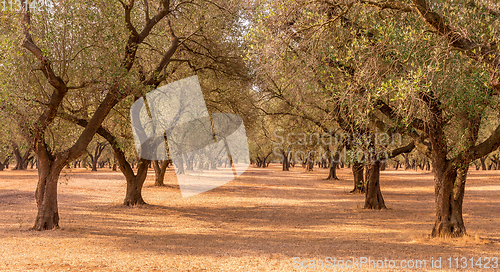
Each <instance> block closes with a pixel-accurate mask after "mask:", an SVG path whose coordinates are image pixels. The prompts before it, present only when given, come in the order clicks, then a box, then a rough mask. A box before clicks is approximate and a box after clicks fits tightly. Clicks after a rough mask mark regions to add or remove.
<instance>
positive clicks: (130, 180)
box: [120, 159, 150, 206]
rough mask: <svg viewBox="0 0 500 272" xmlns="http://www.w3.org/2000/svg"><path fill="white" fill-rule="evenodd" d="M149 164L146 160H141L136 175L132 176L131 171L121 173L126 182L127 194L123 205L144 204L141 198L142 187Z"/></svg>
mask: <svg viewBox="0 0 500 272" xmlns="http://www.w3.org/2000/svg"><path fill="white" fill-rule="evenodd" d="M149 162H150V161H148V160H144V159H141V161H140V162H139V166H138V168H137V174H136V175H134V172H133V171H122V172H123V174H124V175H125V179H126V180H127V193H126V195H125V200H124V201H123V205H126V206H135V205H143V204H146V202H145V201H144V199H143V198H142V186H143V185H144V181H145V180H146V177H147V175H148V167H149ZM120 167H122V165H120ZM127 168H129V167H127ZM130 169H131V168H130Z"/></svg>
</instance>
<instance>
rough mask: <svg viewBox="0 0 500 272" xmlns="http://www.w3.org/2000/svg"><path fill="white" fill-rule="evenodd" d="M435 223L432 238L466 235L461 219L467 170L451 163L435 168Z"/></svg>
mask: <svg viewBox="0 0 500 272" xmlns="http://www.w3.org/2000/svg"><path fill="white" fill-rule="evenodd" d="M435 169H436V170H435V177H434V181H435V195H436V221H435V224H434V228H433V229H432V236H433V237H438V236H439V237H459V236H463V235H465V234H467V232H466V230H465V224H464V220H463V217H462V204H463V199H464V193H465V180H466V177H467V169H456V168H455V167H454V166H452V165H451V163H450V162H449V163H447V165H446V166H441V167H439V166H438V167H436V168H435Z"/></svg>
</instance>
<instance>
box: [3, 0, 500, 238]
mask: <svg viewBox="0 0 500 272" xmlns="http://www.w3.org/2000/svg"><path fill="white" fill-rule="evenodd" d="M22 2H23V1H22ZM54 3H55V5H54V9H52V10H51V11H30V10H29V9H28V10H23V11H22V12H20V13H10V14H9V12H7V13H5V14H2V17H1V18H2V19H1V20H2V29H1V31H0V35H1V36H2V37H1V38H2V39H1V42H0V47H1V49H2V52H3V53H2V55H1V63H0V74H2V77H1V78H0V86H1V93H0V101H1V102H2V104H1V105H0V110H1V111H2V115H3V116H2V118H1V120H2V122H3V123H5V124H6V126H8V127H15V129H16V132H15V133H12V134H8V135H13V134H15V135H19V136H21V137H23V138H24V140H25V141H26V142H27V143H28V145H29V146H30V148H31V149H32V150H33V152H34V153H35V154H36V157H37V162H38V171H39V181H38V186H37V191H36V202H37V207H38V215H37V219H36V222H35V224H34V227H33V228H34V229H36V230H45V229H52V228H55V227H57V226H58V225H59V212H58V206H57V184H58V179H59V175H60V173H61V171H62V169H64V168H65V167H66V166H67V165H69V164H70V163H72V162H74V161H76V160H79V159H81V158H82V156H84V155H87V156H89V157H90V158H93V161H95V162H97V161H98V160H97V158H98V157H99V155H100V154H102V152H104V151H103V150H105V149H104V148H105V146H109V149H110V150H113V158H115V160H116V163H117V165H118V166H119V168H120V170H121V171H122V173H123V174H124V176H125V179H126V181H127V193H126V197H125V201H124V204H126V205H136V204H143V203H144V200H143V199H142V196H141V189H142V186H143V183H144V180H145V179H146V175H147V172H148V165H150V164H151V161H149V160H147V159H140V160H139V161H138V162H137V166H136V167H133V166H134V159H135V158H137V154H136V151H135V148H134V146H133V137H132V133H131V129H130V122H131V121H133V122H139V123H140V122H141V120H130V117H129V109H130V107H131V105H132V103H134V102H135V101H136V100H138V99H140V98H141V97H143V96H144V95H145V94H146V93H148V92H149V91H151V90H153V89H156V88H157V87H158V86H161V85H163V84H167V83H170V82H174V81H176V80H179V79H182V78H185V77H188V76H191V75H193V74H196V75H198V77H199V79H200V82H201V85H202V89H203V91H204V97H205V100H206V103H207V107H208V110H209V111H210V112H232V113H236V114H238V115H240V116H242V117H243V118H244V122H245V127H246V129H247V136H248V138H249V139H250V148H251V151H252V160H253V161H254V162H255V163H256V164H258V165H259V166H267V164H268V163H269V162H270V161H271V160H273V159H276V158H279V159H280V160H281V161H283V162H284V164H283V170H287V169H289V167H290V166H289V162H290V156H292V155H293V154H294V153H295V154H296V153H297V151H303V152H302V154H301V155H299V157H300V158H301V159H302V160H305V165H306V167H307V169H308V170H310V169H312V165H314V161H312V160H311V157H314V156H316V155H317V154H318V153H322V154H326V157H327V158H329V159H324V160H323V158H321V157H320V163H322V164H323V166H324V165H328V167H329V168H330V175H329V178H331V179H335V178H336V175H335V170H336V169H337V162H338V161H339V159H343V160H346V163H349V164H351V165H352V169H353V180H354V186H353V192H359V191H366V192H365V196H366V197H365V208H369V209H383V208H385V202H384V199H383V197H382V190H381V188H380V184H379V177H380V173H379V172H380V168H381V167H383V166H382V165H381V161H383V160H386V159H395V158H398V159H397V161H398V162H401V163H404V164H405V165H411V164H412V161H410V160H408V161H406V160H403V159H401V158H402V157H401V156H402V155H403V154H409V153H410V152H414V153H415V152H417V151H418V153H419V154H420V155H419V157H418V160H417V159H415V165H416V164H417V163H420V165H422V166H424V167H428V168H431V166H432V170H433V172H434V179H435V192H436V220H435V225H434V228H433V230H432V235H433V236H450V235H451V236H462V235H465V234H466V230H465V225H464V222H463V218H462V203H463V197H464V193H465V183H466V178H467V172H468V169H469V165H470V164H471V163H473V162H475V161H477V160H479V161H481V159H484V158H485V157H486V156H488V154H490V153H491V152H493V151H495V150H497V148H498V147H499V146H500V125H499V123H498V121H497V120H496V118H492V117H493V116H497V115H498V112H499V108H498V103H497V102H498V94H499V91H500V72H499V71H498V64H499V58H500V51H499V49H498V47H497V43H496V37H498V32H499V31H500V25H499V24H500V23H499V20H498V17H499V16H498V14H499V13H498V12H497V11H496V10H498V7H496V6H495V5H493V4H491V3H489V2H488V1H485V0H484V1H483V0H477V2H474V1H470V0H468V1H440V0H393V1H380V2H379V1H368V0H360V1H348V0H326V1H305V0H293V1H289V0H279V1H268V0H254V1H249V2H247V1H245V2H244V1H236V0H231V1H208V0H194V1H193V0H189V1H183V0H179V1H173V0H161V1H160V0H157V1H150V0H144V1H139V2H136V1H134V0H127V1H124V0H118V1H112V2H110V3H107V2H106V3H98V4H94V3H81V2H79V1H71V0H70V1H54ZM22 6H23V7H25V5H24V4H23V5H22ZM150 117H151V116H150ZM13 124H14V125H13ZM316 134H317V135H323V134H326V135H329V136H330V137H335V139H336V140H337V141H335V143H326V144H325V143H323V142H322V143H319V142H318V141H316V142H311V141H310V139H307V137H306V141H305V142H304V141H303V139H301V138H302V137H303V135H316ZM338 135H344V136H345V137H340V138H338V137H336V136H338ZM377 135H385V136H384V137H386V140H385V141H379V140H378V138H377ZM387 139H390V140H387ZM393 139H400V140H397V141H396V140H393ZM87 150H89V151H87ZM312 151H316V153H314V152H312ZM342 154H344V155H342ZM341 156H343V157H342V158H341ZM398 156H399V157H398ZM405 156H406V155H405ZM406 158H407V157H406ZM491 158H494V159H496V157H495V156H494V155H493V156H490V160H491ZM188 160H189V158H188ZM425 160H427V161H430V163H425ZM398 165H399V164H398ZM153 166H154V168H155V170H156V171H157V173H160V175H157V176H161V172H162V169H165V167H166V166H165V165H164V164H160V163H157V162H154V163H153ZM201 167H204V166H201ZM365 168H366V169H367V171H366V175H365V174H364V170H363V169H365ZM134 169H135V170H134ZM157 182H158V183H160V180H157Z"/></svg>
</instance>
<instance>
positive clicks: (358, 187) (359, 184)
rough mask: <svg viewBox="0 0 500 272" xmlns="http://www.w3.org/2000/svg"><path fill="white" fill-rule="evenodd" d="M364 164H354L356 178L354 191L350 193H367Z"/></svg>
mask: <svg viewBox="0 0 500 272" xmlns="http://www.w3.org/2000/svg"><path fill="white" fill-rule="evenodd" d="M363 170H364V164H362V163H357V162H356V163H353V165H352V174H353V177H354V189H352V191H351V192H350V193H364V192H365V182H364V178H363Z"/></svg>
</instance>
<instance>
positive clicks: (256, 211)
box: [0, 165, 500, 271]
mask: <svg viewBox="0 0 500 272" xmlns="http://www.w3.org/2000/svg"><path fill="white" fill-rule="evenodd" d="M279 167H280V166H279V165H271V168H270V169H258V168H251V169H249V170H248V171H247V172H246V173H245V174H244V175H243V176H241V177H240V178H239V179H237V180H234V181H232V182H230V183H228V184H226V185H224V186H222V187H219V188H217V189H214V190H212V191H209V192H206V193H203V194H201V195H197V196H194V197H189V198H182V197H181V194H180V192H179V189H178V187H175V186H168V187H163V188H156V187H154V186H153V181H152V178H153V175H154V174H153V173H150V176H149V177H148V180H147V181H146V184H145V188H144V190H143V195H144V199H145V200H146V202H148V203H149V204H151V205H148V206H143V207H133V208H129V207H124V206H122V205H120V204H121V202H122V198H123V196H124V194H125V183H124V178H123V177H122V175H121V174H120V173H119V172H111V171H107V170H101V171H99V172H97V173H91V172H89V171H87V170H84V169H81V170H71V171H68V172H66V174H65V175H64V177H63V178H62V179H61V181H60V186H59V213H60V217H61V221H60V225H61V228H60V229H58V230H54V231H45V232H34V231H28V230H27V229H28V228H29V227H31V225H32V224H33V222H34V218H35V215H36V206H35V202H34V190H35V185H36V172H35V171H32V170H31V171H20V172H18V171H9V170H8V171H3V172H0V208H1V210H0V270H2V271H53V270H62V271H293V270H295V269H294V267H297V266H299V263H298V260H299V259H294V257H299V258H300V261H301V262H302V261H304V260H309V259H313V260H316V261H317V260H325V258H326V257H332V259H333V258H334V257H335V258H336V259H342V260H343V261H347V260H352V258H356V260H358V261H359V260H360V258H362V257H366V258H368V257H369V258H371V260H384V258H387V259H388V260H394V261H395V264H396V265H397V268H394V269H390V268H389V269H384V270H385V271H405V270H408V269H402V268H401V267H400V266H399V265H401V263H400V261H401V260H426V268H425V269H424V268H422V267H420V268H415V269H413V270H412V271H422V270H432V266H431V260H432V258H434V260H437V259H438V258H440V257H441V258H442V267H443V268H448V261H447V260H446V259H447V258H449V257H452V258H455V257H467V258H471V257H473V258H475V259H474V262H476V260H477V258H479V257H482V258H483V260H486V259H484V258H485V257H490V258H493V257H497V258H498V257H500V224H499V223H500V216H499V214H500V213H499V212H500V203H499V202H500V171H475V170H471V173H470V178H469V180H468V185H467V189H466V190H467V191H466V199H465V203H464V218H465V221H466V226H467V228H468V232H469V234H470V235H471V237H467V238H461V239H445V240H443V239H437V240H436V239H430V238H429V237H428V235H429V233H430V231H431V228H432V223H433V218H434V201H433V185H432V175H431V174H430V173H426V172H415V171H408V172H405V171H384V172H383V173H382V176H381V186H382V191H383V194H384V198H385V200H386V204H387V206H388V207H389V209H388V210H385V211H366V210H363V209H361V208H360V207H362V205H363V199H364V196H363V195H359V194H358V195H350V194H349V193H348V192H349V190H350V189H351V187H352V184H351V183H352V181H351V175H350V170H349V169H342V170H340V173H339V177H340V179H341V180H339V181H326V180H324V179H323V178H324V177H326V175H327V171H326V170H318V169H315V171H313V172H310V173H306V172H304V170H303V169H302V168H295V169H292V170H291V171H290V172H282V171H279V170H280V168H279ZM167 184H170V185H175V184H176V180H175V178H174V175H173V173H172V172H169V173H168V174H167ZM294 260H295V261H294ZM490 261H491V263H490V267H494V263H493V259H491V260H490ZM317 263H318V262H317ZM452 263H453V265H455V259H453V261H452ZM303 264H304V265H308V263H306V262H305V263H303ZM319 264H321V263H320V262H319ZM393 264H394V263H393ZM460 264H461V262H460ZM483 264H484V261H483ZM389 265H391V263H387V267H389ZM499 265H500V264H499ZM329 267H330V264H329V263H326V262H325V263H323V269H318V270H328V271H347V270H351V271H352V270H365V271H374V270H376V269H374V268H373V266H372V267H371V268H368V264H365V265H364V266H363V269H328V268H329ZM476 267H477V266H476ZM467 268H468V269H462V270H460V271H465V270H469V268H470V261H469V262H468V266H467ZM297 270H299V271H312V270H309V269H308V270H305V269H297ZM377 270H380V269H377ZM475 270H476V271H479V270H478V269H475ZM494 270H499V269H489V270H488V271H494Z"/></svg>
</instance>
